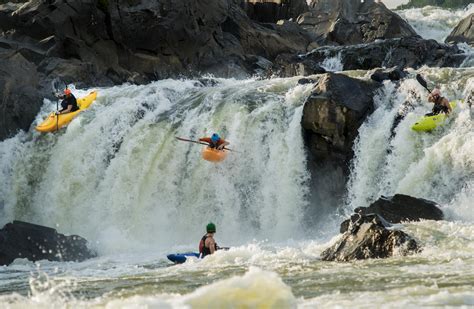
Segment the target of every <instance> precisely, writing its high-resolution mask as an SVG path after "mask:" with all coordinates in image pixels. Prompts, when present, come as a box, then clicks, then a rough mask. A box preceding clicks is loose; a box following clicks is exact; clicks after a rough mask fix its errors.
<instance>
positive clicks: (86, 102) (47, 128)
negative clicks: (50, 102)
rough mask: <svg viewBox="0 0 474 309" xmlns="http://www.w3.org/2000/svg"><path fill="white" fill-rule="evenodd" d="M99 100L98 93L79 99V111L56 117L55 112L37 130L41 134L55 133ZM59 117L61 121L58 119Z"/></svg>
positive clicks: (94, 92)
mask: <svg viewBox="0 0 474 309" xmlns="http://www.w3.org/2000/svg"><path fill="white" fill-rule="evenodd" d="M96 98H97V91H93V92H91V93H89V94H88V95H87V96H85V97H83V98H80V99H77V105H78V106H79V110H77V111H75V112H71V113H67V114H61V115H56V113H55V112H52V113H51V114H49V116H48V117H47V118H46V119H45V120H44V121H43V122H42V123H40V124H39V125H38V126H37V127H36V130H37V131H39V132H54V131H56V130H58V129H60V128H62V127H64V126H65V125H67V124H68V123H70V122H71V121H72V120H73V119H74V118H76V116H77V115H79V113H80V112H82V111H83V110H85V109H88V108H89V106H90V105H91V104H92V102H94V100H95V99H96ZM58 117H59V119H58Z"/></svg>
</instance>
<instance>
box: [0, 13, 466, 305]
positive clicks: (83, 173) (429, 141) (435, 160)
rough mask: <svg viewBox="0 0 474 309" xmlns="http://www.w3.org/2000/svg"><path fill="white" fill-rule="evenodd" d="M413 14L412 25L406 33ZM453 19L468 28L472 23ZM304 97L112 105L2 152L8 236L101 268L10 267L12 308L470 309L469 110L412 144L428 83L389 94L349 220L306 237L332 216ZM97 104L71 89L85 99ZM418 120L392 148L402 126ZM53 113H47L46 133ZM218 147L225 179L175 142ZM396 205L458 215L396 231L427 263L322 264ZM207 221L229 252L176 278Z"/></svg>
mask: <svg viewBox="0 0 474 309" xmlns="http://www.w3.org/2000/svg"><path fill="white" fill-rule="evenodd" d="M430 10H431V11H426V12H428V13H426V12H425V11H423V12H425V13H423V14H425V15H424V16H425V17H424V18H425V20H426V21H425V22H426V23H428V22H432V20H434V19H438V18H439V14H440V10H434V9H430ZM417 12H418V11H417V10H413V11H404V12H402V15H403V14H404V15H403V16H404V17H405V18H407V19H408V20H409V21H410V17H409V15H410V14H412V15H414V14H419V13H417ZM429 12H434V13H429ZM441 12H443V14H451V15H452V16H456V17H455V18H457V20H459V19H460V18H461V17H462V16H464V15H463V14H465V11H463V12H449V11H441ZM429 14H431V15H429ZM451 15H450V16H451ZM410 16H411V15H410ZM427 16H428V17H427ZM429 16H431V19H430V17H429ZM453 18H454V17H453ZM415 19H416V20H417V23H422V22H423V19H421V18H415ZM453 23H454V24H455V23H456V22H455V21H453ZM451 26H452V25H451V23H447V24H446V25H445V26H444V27H445V28H443V31H444V33H449V29H448V28H449V27H451ZM416 28H417V27H416ZM418 29H423V28H417V30H418ZM419 31H422V30H419ZM421 34H422V35H423V33H422V32H421ZM437 35H438V36H439V37H441V38H442V37H443V36H444V34H443V35H440V34H437ZM336 67H337V66H336ZM417 72H419V73H422V74H423V75H424V76H426V77H427V78H428V79H429V80H430V81H432V82H433V83H434V84H437V85H439V86H440V87H441V89H442V91H443V92H444V93H445V94H446V96H448V97H449V98H450V99H451V98H452V99H463V98H467V97H468V96H469V95H470V94H471V93H472V92H473V91H474V68H472V67H470V66H469V65H466V66H465V67H463V68H458V69H453V68H443V69H438V68H428V67H423V68H422V69H420V70H419V71H417ZM417 72H415V71H412V72H411V73H413V75H414V73H417ZM349 73H350V74H351V75H358V76H360V77H361V78H363V77H364V75H365V72H349ZM298 79H299V78H298V77H295V78H286V79H279V78H275V79H271V80H253V79H250V80H232V79H215V80H214V82H209V81H208V80H204V81H198V80H162V81H157V82H154V83H151V84H149V85H145V86H135V85H122V86H117V87H112V88H107V89H98V91H99V96H98V99H97V101H96V102H95V103H93V105H92V107H91V109H90V110H88V111H87V112H84V113H82V114H81V115H80V116H79V117H78V118H76V119H75V120H74V121H73V122H72V123H71V124H70V125H69V126H68V127H67V128H66V129H64V130H62V131H60V132H59V133H58V134H45V135H41V134H39V133H37V132H35V131H34V130H33V129H31V130H30V131H29V132H22V133H19V134H18V135H17V136H15V137H13V138H11V139H8V140H6V141H3V142H1V143H0V179H1V182H2V186H1V187H0V224H2V225H3V224H5V223H7V222H10V221H11V220H13V219H17V220H25V221H29V222H32V223H38V224H44V225H48V226H52V227H55V228H56V229H57V230H58V231H59V232H62V233H66V234H79V235H81V236H84V237H85V238H87V239H88V240H89V242H90V245H91V246H92V247H93V248H95V250H97V252H98V254H99V256H98V257H97V258H94V259H91V260H88V261H85V262H81V263H58V262H48V261H40V262H37V263H31V262H28V261H26V260H16V261H15V262H14V263H13V264H12V265H10V266H8V267H1V268H0V306H1V307H8V308H25V307H27V306H28V307H31V306H33V307H39V308H52V307H55V308H64V307H67V308H81V307H97V308H101V307H107V308H188V307H190V308H202V307H206V308H222V307H261V308H265V307H267V308H268V307H272V308H294V307H300V308H315V307H324V308H337V307H354V308H367V307H373V308H380V307H384V308H399V307H401V306H405V307H408V308H415V307H420V306H425V307H439V306H448V307H454V306H465V307H469V306H474V293H473V291H472V284H473V282H474V258H473V257H474V224H473V222H474V211H473V210H472V207H473V206H474V202H473V201H474V125H473V121H472V116H473V115H472V112H471V110H470V109H469V107H468V106H467V104H460V105H459V106H458V108H456V110H455V111H454V114H453V117H452V118H451V119H450V120H449V121H448V123H447V124H446V125H445V126H444V127H442V128H441V129H440V130H436V131H435V132H433V133H430V134H419V133H416V132H413V131H412V130H411V129H410V127H411V125H412V124H413V122H415V121H416V119H417V118H418V117H420V116H421V115H423V114H424V113H425V112H426V111H427V110H429V109H430V108H431V106H430V105H428V104H427V103H426V101H425V100H424V98H425V97H426V91H425V90H424V89H423V88H422V87H421V86H420V85H419V84H418V83H417V82H416V81H415V79H414V78H407V79H405V80H404V81H403V82H402V83H400V84H399V85H397V84H395V83H392V82H386V83H385V84H384V87H383V88H381V90H380V91H379V93H377V94H376V96H375V102H376V109H375V112H374V113H373V114H372V115H371V116H370V117H369V118H368V119H367V121H366V122H365V123H364V124H363V125H362V127H361V128H360V136H359V139H358V141H357V142H356V144H355V148H354V150H355V154H356V156H355V159H354V161H353V166H352V172H351V177H350V182H349V184H348V187H347V198H346V200H345V202H344V203H343V204H341V205H334V213H333V214H330V215H327V214H326V213H325V212H324V214H323V213H322V214H321V216H320V217H319V218H318V219H316V220H317V221H316V222H308V220H305V212H306V210H307V209H308V208H312V209H314V208H316V209H317V207H318V201H314V200H312V199H311V198H310V195H311V192H309V184H310V173H309V171H308V170H307V168H306V166H307V162H306V153H305V149H304V143H303V136H302V132H301V126H300V120H301V115H302V108H303V103H304V101H305V100H306V98H307V97H308V95H309V94H310V92H311V85H298V83H297V81H298ZM88 91H89V90H75V89H73V92H74V93H75V94H76V95H77V96H82V95H86V94H87V93H88ZM407 106H408V110H407V115H406V117H405V118H404V120H403V121H402V122H401V123H400V124H399V125H398V126H397V127H396V129H395V132H396V134H395V136H394V137H393V138H391V137H390V135H391V127H392V123H393V119H394V117H395V115H396V113H398V112H399V111H400V110H401V109H403V108H407ZM54 108H55V102H50V101H48V100H45V101H44V106H43V108H42V110H41V112H40V113H39V114H38V116H37V119H36V121H35V124H37V123H39V122H40V121H41V120H42V119H43V118H44V117H45V116H46V115H47V114H48V112H49V111H51V110H53V109H54ZM35 124H34V125H35ZM214 131H217V132H220V133H221V135H223V136H224V137H225V138H226V139H228V140H230V141H231V143H232V144H231V145H230V147H232V148H234V149H235V150H237V151H238V152H234V153H231V154H230V155H229V157H228V158H227V159H226V161H224V162H223V163H221V164H218V165H214V164H211V163H208V162H206V161H203V160H201V158H200V151H201V146H199V145H194V144H188V143H183V142H177V141H176V140H175V138H174V137H175V136H182V137H188V138H193V139H194V138H198V137H201V136H204V135H208V134H209V133H212V132H214ZM395 193H404V194H409V195H412V196H416V197H422V198H427V199H431V200H434V201H436V202H438V203H439V204H440V207H441V208H442V209H443V211H444V212H445V214H446V220H444V221H439V222H434V221H424V222H419V223H408V224H400V225H398V226H397V227H398V228H401V229H403V230H404V231H406V232H407V233H409V234H410V235H413V236H414V237H415V238H416V239H417V240H418V241H419V242H420V243H421V244H422V246H423V251H422V252H421V253H419V254H416V255H413V256H409V257H401V256H395V257H393V258H390V259H385V260H367V261H357V262H351V263H332V262H323V261H321V260H320V258H319V254H320V253H321V252H322V250H324V249H325V248H327V247H328V246H330V245H331V244H332V243H334V242H335V241H336V240H337V237H338V224H339V223H340V222H341V221H342V218H343V216H344V214H348V213H350V212H351V211H352V210H353V209H354V208H355V207H358V206H361V205H364V206H366V205H368V204H369V203H370V202H372V201H374V200H375V199H377V198H378V197H379V196H380V195H393V194H395ZM209 221H213V222H214V223H216V225H217V234H216V239H217V242H218V243H219V244H221V245H224V246H231V247H232V248H231V250H229V251H219V252H217V253H216V254H215V255H213V256H210V257H207V258H206V259H204V260H195V259H190V260H189V261H188V262H186V263H185V264H183V265H178V266H173V265H172V264H171V263H170V262H169V261H167V259H166V254H168V253H175V252H186V251H196V250H197V245H198V242H199V240H200V237H201V236H202V235H203V234H204V227H205V225H206V224H207V223H208V222H209Z"/></svg>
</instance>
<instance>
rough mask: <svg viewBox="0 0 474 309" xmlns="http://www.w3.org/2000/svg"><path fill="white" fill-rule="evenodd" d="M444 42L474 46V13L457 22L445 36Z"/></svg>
mask: <svg viewBox="0 0 474 309" xmlns="http://www.w3.org/2000/svg"><path fill="white" fill-rule="evenodd" d="M446 43H451V44H454V43H467V44H469V45H471V46H474V13H472V14H471V15H469V16H468V17H466V18H464V19H463V20H461V21H460V22H459V24H458V25H457V26H456V27H455V28H454V29H453V31H451V33H450V34H449V36H448V37H447V38H446Z"/></svg>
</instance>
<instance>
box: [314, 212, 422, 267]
mask: <svg viewBox="0 0 474 309" xmlns="http://www.w3.org/2000/svg"><path fill="white" fill-rule="evenodd" d="M353 217H354V218H353V220H352V221H351V222H350V225H349V227H348V230H347V231H346V232H345V233H344V234H343V235H342V236H341V238H340V239H339V240H338V241H337V242H336V243H335V244H334V245H333V246H331V247H330V248H328V249H326V250H324V251H323V252H322V253H321V258H322V259H323V260H324V261H339V262H346V261H352V260H362V259H374V258H387V257H391V256H394V255H403V256H404V255H409V254H413V253H416V252H418V251H420V246H419V245H418V244H417V242H416V241H415V239H413V238H412V237H411V236H409V235H408V234H406V233H405V232H403V231H399V230H394V229H388V228H390V225H389V224H388V223H387V222H386V221H385V220H384V219H383V218H382V217H380V216H379V215H377V214H369V215H359V214H357V215H354V216H353Z"/></svg>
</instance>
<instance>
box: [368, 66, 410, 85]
mask: <svg viewBox="0 0 474 309" xmlns="http://www.w3.org/2000/svg"><path fill="white" fill-rule="evenodd" d="M369 74H370V78H371V79H372V80H374V81H376V82H383V81H384V80H391V81H396V80H401V79H402V78H404V77H406V76H407V73H406V72H405V71H403V70H402V69H400V68H398V67H393V68H390V69H380V68H379V69H375V70H373V72H370V73H369Z"/></svg>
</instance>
